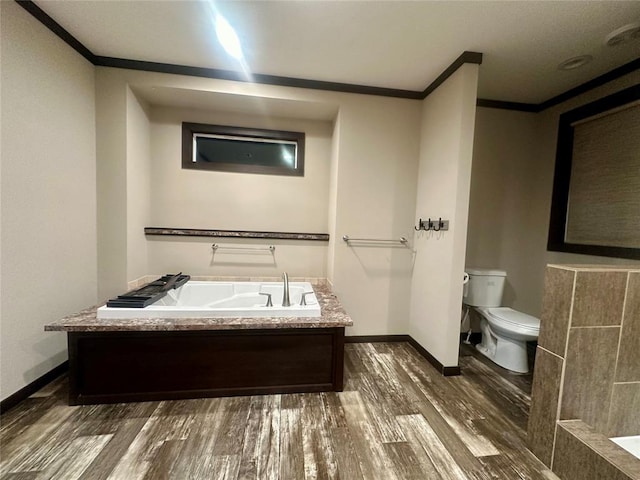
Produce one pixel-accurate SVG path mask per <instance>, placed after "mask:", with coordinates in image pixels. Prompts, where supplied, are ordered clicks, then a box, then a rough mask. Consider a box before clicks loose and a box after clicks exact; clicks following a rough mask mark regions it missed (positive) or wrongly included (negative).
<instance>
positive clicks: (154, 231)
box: [144, 227, 329, 242]
mask: <svg viewBox="0 0 640 480" xmlns="http://www.w3.org/2000/svg"><path fill="white" fill-rule="evenodd" d="M144 234H145V235H154V236H178V237H224V238H268V239H280V240H309V241H319V242H328V241H329V234H328V233H297V232H296V233H294V232H257V231H251V230H203V229H197V228H164V227H145V228H144Z"/></svg>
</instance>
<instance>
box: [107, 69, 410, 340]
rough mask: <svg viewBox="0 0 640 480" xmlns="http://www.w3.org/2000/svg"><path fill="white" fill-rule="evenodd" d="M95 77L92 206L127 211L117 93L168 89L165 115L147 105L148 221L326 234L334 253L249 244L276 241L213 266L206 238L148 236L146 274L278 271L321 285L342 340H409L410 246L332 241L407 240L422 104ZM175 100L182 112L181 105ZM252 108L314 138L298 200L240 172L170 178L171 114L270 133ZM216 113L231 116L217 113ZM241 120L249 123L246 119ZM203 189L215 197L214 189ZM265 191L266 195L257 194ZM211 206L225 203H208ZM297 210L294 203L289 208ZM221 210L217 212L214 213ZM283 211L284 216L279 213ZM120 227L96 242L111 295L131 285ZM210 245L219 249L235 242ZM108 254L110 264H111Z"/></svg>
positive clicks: (175, 167)
mask: <svg viewBox="0 0 640 480" xmlns="http://www.w3.org/2000/svg"><path fill="white" fill-rule="evenodd" d="M97 71H98V73H97V77H98V80H99V81H100V86H101V90H99V91H98V97H99V100H98V104H99V106H100V105H102V106H103V108H102V109H100V108H99V110H100V112H101V113H100V114H99V115H98V118H99V119H101V120H104V123H103V124H102V125H101V128H99V129H98V145H104V146H105V148H104V150H101V152H102V153H104V155H99V159H98V162H99V168H100V164H101V163H104V164H105V165H106V167H104V168H105V175H104V176H102V177H100V179H99V188H100V190H101V192H103V196H102V197H101V196H99V199H100V198H105V199H106V198H107V197H108V196H107V195H106V194H110V195H111V197H112V198H111V199H112V200H113V201H114V202H115V204H114V205H115V212H121V211H123V210H124V211H126V208H124V209H123V208H122V206H121V205H120V204H119V202H122V195H121V194H119V193H118V192H122V191H126V187H125V186H126V178H125V174H124V172H126V165H122V164H121V162H120V159H121V158H122V157H121V156H120V153H119V150H121V149H124V148H125V145H126V140H125V139H124V138H123V136H124V133H123V131H124V130H123V128H122V127H121V126H120V125H121V124H123V123H125V122H126V116H127V113H126V108H125V102H124V100H123V99H124V98H126V95H125V93H126V88H127V86H130V87H131V88H132V90H133V91H135V92H136V93H138V92H141V91H144V92H149V91H153V89H154V88H155V89H156V90H155V91H163V89H167V90H168V91H170V92H171V96H170V99H169V100H170V102H172V103H171V105H170V106H169V107H170V108H165V107H163V106H162V105H165V104H164V103H162V102H159V103H158V104H157V105H155V106H154V103H153V101H151V102H150V103H151V105H152V118H151V120H152V121H151V130H152V131H151V139H152V140H151V151H152V154H151V163H152V172H153V173H152V182H151V185H152V187H151V188H152V194H151V198H152V208H151V210H152V216H151V221H152V222H153V223H159V222H162V223H165V222H169V221H170V222H172V223H178V222H179V225H167V224H164V225H161V224H158V225H155V226H164V227H172V226H184V227H193V228H229V229H245V228H246V229H251V230H254V229H255V230H280V229H285V230H289V231H304V229H309V230H310V231H320V232H331V233H332V234H333V233H335V235H333V237H334V239H335V255H332V256H331V258H327V251H328V250H329V246H328V245H327V244H326V243H315V242H314V243H309V242H295V241H277V242H276V241H273V242H271V241H264V242H262V241H261V242H258V241H255V242H253V241H252V242H251V244H253V245H257V244H265V245H266V244H269V243H274V244H276V247H277V249H276V256H275V259H273V258H270V257H269V256H258V255H254V256H252V257H251V261H250V262H247V257H248V256H247V255H242V256H239V255H231V254H226V255H225V258H222V255H219V254H216V256H215V261H214V262H212V257H211V243H213V241H212V240H211V239H206V238H205V239H189V240H182V239H176V238H173V239H167V238H162V239H158V238H152V237H149V238H148V239H147V248H148V258H149V268H150V273H152V274H159V273H165V272H167V271H171V272H173V271H176V270H179V269H180V270H183V271H185V272H188V273H194V271H198V272H202V273H208V274H210V273H211V272H214V273H213V274H221V275H243V274H244V275H246V274H253V275H263V274H269V275H271V274H273V273H272V272H274V273H275V272H280V271H282V270H285V269H287V270H289V273H291V274H292V275H296V276H329V277H330V278H331V280H332V281H333V284H334V289H335V290H336V292H337V293H338V295H339V297H340V299H341V301H342V302H343V304H344V305H345V307H346V308H347V310H348V311H349V313H350V314H351V316H352V317H353V318H354V321H355V326H354V327H353V328H352V329H350V332H349V333H350V334H352V335H353V334H387V333H406V331H407V319H408V305H409V290H410V279H411V265H412V263H411V262H412V257H411V252H410V251H409V250H408V249H402V250H399V249H398V250H392V249H388V248H373V249H372V248H367V249H361V248H351V247H347V246H346V245H345V244H344V242H342V240H340V238H341V237H342V235H345V234H348V235H351V236H364V237H373V238H399V237H400V236H402V235H404V236H409V235H410V233H411V232H412V231H413V213H414V205H415V185H416V184H415V178H416V173H417V155H418V144H419V124H420V102H417V101H412V100H402V99H392V98H382V97H373V96H367V95H355V94H344V93H335V92H322V91H315V90H307V89H296V88H286V87H276V86H269V85H251V84H243V83H237V82H229V81H224V80H212V79H202V78H195V77H183V76H178V75H166V74H156V73H148V72H137V71H127V70H118V69H108V68H98V69H97ZM102 89H104V92H105V94H104V98H100V97H103V93H102V91H103V90H102ZM174 93H175V95H174ZM150 95H153V94H150ZM180 99H182V100H180ZM221 99H222V103H223V104H224V108H219V109H217V108H216V104H217V102H218V101H219V100H221ZM230 99H231V100H230ZM181 101H183V102H184V103H185V105H180V102H181ZM196 105H197V106H198V108H196ZM253 105H259V106H260V108H261V110H262V115H261V116H262V117H270V118H274V119H278V120H276V121H277V122H280V123H278V125H281V126H282V128H287V129H289V127H293V128H290V129H293V130H295V129H296V128H295V127H296V126H300V125H305V126H306V127H305V128H308V129H309V133H312V135H311V136H310V138H311V140H312V143H315V144H316V147H317V148H316V147H314V148H313V149H312V150H315V151H318V152H322V153H321V154H318V156H317V157H316V160H313V159H312V160H313V161H312V165H311V167H312V168H311V170H310V175H312V176H310V177H309V178H310V179H314V180H313V182H312V183H311V184H309V185H307V186H306V187H305V188H304V189H302V190H298V193H297V194H295V195H293V194H291V189H290V186H289V183H294V184H295V183H296V182H300V181H302V182H304V180H303V179H288V178H285V179H277V178H275V179H274V178H271V179H265V177H266V176H246V177H244V178H240V179H238V178H237V175H238V174H224V173H220V174H216V173H211V172H197V171H193V172H191V171H189V172H182V171H181V170H179V162H180V157H179V150H176V148H177V146H178V145H179V144H177V143H176V141H179V140H177V138H174V139H173V140H172V139H170V138H168V134H167V135H165V133H166V132H174V133H175V131H176V127H177V123H176V122H177V121H178V120H179V118H178V117H182V116H183V115H182V113H186V114H188V115H189V117H190V119H192V120H193V121H201V120H202V121H209V120H211V121H213V120H224V121H225V122H231V121H234V122H240V123H237V124H239V125H242V123H243V122H250V123H251V124H255V122H258V124H257V126H264V127H266V128H270V127H271V128H274V126H273V125H271V124H269V123H261V122H267V120H266V118H263V119H260V118H258V117H260V115H258V117H255V115H256V114H258V113H260V112H255V111H248V109H249V110H250V109H251V108H253V107H252V106H253ZM186 106H188V108H186V110H183V111H182V113H181V114H180V115H178V116H175V113H176V111H178V110H182V109H183V108H185V107H186ZM234 109H235V111H234ZM223 111H226V112H228V113H224V114H222V112H223ZM336 112H339V113H338V114H337V116H338V118H339V121H337V122H334V124H333V126H332V125H331V122H332V121H333V120H334V119H335V118H336ZM247 114H249V115H252V117H251V118H249V117H248V116H247ZM163 115H168V117H166V118H165V117H163ZM310 120H312V121H310ZM317 120H320V121H319V122H318V121H317ZM275 128H278V127H275ZM309 133H308V134H309ZM120 145H121V146H120ZM109 146H110V148H107V147H109ZM171 152H173V153H171ZM176 152H177V153H176ZM176 155H177V157H176ZM159 157H162V158H163V159H161V160H160V159H159ZM313 164H315V167H313ZM158 165H160V166H158ZM314 169H316V170H315V173H314ZM249 177H255V178H249ZM123 178H124V180H123ZM212 178H216V182H215V183H212V182H211V180H210V179H212ZM305 178H306V177H305ZM185 179H189V180H188V181H185ZM217 179H221V180H220V181H218V180H217ZM332 179H333V180H332ZM103 182H104V183H105V184H104V185H102V183H103ZM265 182H267V183H265ZM107 184H109V185H113V187H114V189H113V190H110V189H109V188H107V187H106V185H107ZM276 185H277V188H275V189H274V188H273V187H274V186H276ZM232 186H234V187H233V188H232ZM212 188H214V189H217V190H219V191H218V192H217V193H216V192H211V191H210V190H211V189H212ZM296 188H297V187H296ZM172 189H175V191H172ZM278 189H282V191H277V190H278ZM285 189H286V191H285ZM167 190H168V191H169V193H168V196H167V197H162V196H161V194H162V195H164V194H166V192H167ZM293 190H295V188H293ZM303 190H304V191H303ZM330 191H331V192H332V193H331V195H330V193H329V192H330ZM154 192H155V193H154ZM257 192H259V193H260V197H261V198H262V199H263V202H262V203H260V204H259V206H258V208H259V210H257V211H258V212H259V214H258V215H256V214H254V211H253V210H251V205H254V206H255V205H257V204H256V201H257V200H256V197H255V194H256V193H257ZM265 192H271V194H270V195H266V194H265ZM283 194H284V197H283ZM176 195H178V196H176ZM180 195H182V196H180ZM216 195H218V196H216ZM115 197H117V198H115ZM291 197H293V198H295V201H294V203H293V204H292V205H291V206H289V205H285V204H284V200H283V199H284V198H286V199H287V201H288V199H289V198H291ZM169 198H171V199H172V201H173V202H174V203H175V202H178V203H179V204H181V205H182V206H183V207H185V206H187V207H194V208H189V209H187V211H186V212H185V211H184V210H179V209H178V208H177V206H176V205H174V204H171V203H170V202H169V200H168V199H169ZM203 199H204V201H205V202H208V203H206V205H207V207H208V209H212V210H213V211H214V212H215V218H214V215H212V214H211V212H210V211H209V210H208V209H203V208H201V207H202V201H203ZM211 199H216V200H215V202H224V204H220V205H218V204H216V203H214V204H212V203H211ZM296 201H297V202H300V205H296V204H295V203H296ZM156 202H157V204H156ZM125 203H126V202H125ZM100 205H101V207H100V210H101V211H100V218H101V219H102V221H103V222H104V225H107V224H108V222H109V221H115V220H117V217H116V216H114V209H113V208H112V205H111V203H110V202H109V201H104V202H101V203H100ZM223 205H224V207H225V209H219V207H220V206H223ZM283 209H284V210H286V212H285V213H284V214H280V210H283ZM310 212H311V213H312V214H311V215H310ZM124 218H126V213H125V214H124ZM330 218H331V219H332V220H331V222H330ZM334 220H335V221H334ZM117 221H118V222H119V223H118V224H117V225H114V226H113V227H114V228H113V229H112V231H111V232H110V235H111V236H112V240H113V241H108V242H105V243H104V245H103V246H104V247H108V246H111V247H112V248H105V249H103V250H101V251H102V252H103V254H104V255H103V258H104V259H105V260H106V259H108V258H111V259H112V260H113V262H114V263H113V264H112V265H109V264H107V263H106V262H105V263H101V265H102V268H104V269H105V270H107V271H104V272H100V274H101V278H102V279H104V280H105V285H109V286H113V285H119V287H118V288H120V289H124V288H126V283H127V280H132V279H131V278H126V269H127V266H126V263H127V262H126V260H125V261H124V262H123V261H122V260H121V258H123V257H122V256H121V254H120V253H118V252H121V251H125V252H126V242H125V243H122V242H123V240H122V239H123V238H126V232H125V234H124V235H123V233H121V232H124V231H125V230H126V221H125V220H124V219H123V218H120V220H117ZM223 221H224V222H223ZM123 222H124V224H125V226H124V227H123ZM201 222H206V224H204V225H203V224H202V223H201ZM227 222H228V223H227ZM194 223H198V225H194ZM223 223H224V224H223ZM329 223H331V225H330V224H329ZM114 232H115V233H114ZM218 240H219V241H216V243H221V244H222V243H224V244H231V243H234V242H233V241H224V242H223V241H222V240H223V239H218ZM236 242H243V241H241V240H237V241H236ZM243 244H245V245H246V244H247V242H246V241H244V242H243ZM123 245H124V247H123ZM125 255H126V254H125ZM116 256H117V257H118V258H114V257H116ZM124 258H126V256H125V257H124ZM218 259H220V260H218ZM274 261H275V264H274ZM264 262H267V263H266V264H265V263H264ZM269 262H270V263H269ZM248 263H249V264H248ZM251 263H252V264H253V265H252V264H251ZM330 264H332V265H333V272H332V274H329V273H328V272H329V267H328V265H330ZM185 265H186V267H185ZM109 269H111V271H108V270H109ZM155 269H158V270H159V271H154V270H155ZM190 269H193V270H191V271H190ZM123 272H124V275H123V274H122V273H123ZM105 291H106V290H105ZM113 293H114V294H115V293H117V292H113ZM372 299H375V301H372Z"/></svg>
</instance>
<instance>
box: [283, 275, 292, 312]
mask: <svg viewBox="0 0 640 480" xmlns="http://www.w3.org/2000/svg"><path fill="white" fill-rule="evenodd" d="M282 282H283V289H282V290H283V291H282V306H283V307H290V306H291V300H289V276H288V275H287V272H284V273H283V274H282Z"/></svg>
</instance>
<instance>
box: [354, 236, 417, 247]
mask: <svg viewBox="0 0 640 480" xmlns="http://www.w3.org/2000/svg"><path fill="white" fill-rule="evenodd" d="M342 240H344V241H345V242H347V243H349V242H363V243H391V244H393V243H399V244H400V245H406V244H407V242H408V241H409V240H407V239H406V238H405V237H400V238H399V239H395V238H390V239H387V238H351V237H350V236H349V235H343V236H342Z"/></svg>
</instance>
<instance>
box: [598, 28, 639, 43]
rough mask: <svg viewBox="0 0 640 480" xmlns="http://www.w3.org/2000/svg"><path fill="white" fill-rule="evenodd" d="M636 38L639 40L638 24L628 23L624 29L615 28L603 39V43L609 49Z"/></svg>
mask: <svg viewBox="0 0 640 480" xmlns="http://www.w3.org/2000/svg"><path fill="white" fill-rule="evenodd" d="M638 38H640V23H630V24H629V25H625V26H624V27H620V28H616V29H615V30H614V31H613V32H611V33H610V34H609V35H607V36H606V37H604V43H605V45H608V46H610V47H617V46H618V45H622V44H623V43H627V42H630V41H631V40H635V39H638Z"/></svg>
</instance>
